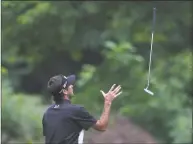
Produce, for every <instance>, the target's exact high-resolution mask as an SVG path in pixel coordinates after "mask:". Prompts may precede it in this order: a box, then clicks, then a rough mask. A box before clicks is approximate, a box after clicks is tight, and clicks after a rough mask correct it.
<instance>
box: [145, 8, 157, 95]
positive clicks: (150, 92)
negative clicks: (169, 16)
mask: <svg viewBox="0 0 193 144" xmlns="http://www.w3.org/2000/svg"><path fill="white" fill-rule="evenodd" d="M155 20H156V8H153V26H152V33H151V50H150V55H149V72H148V77H147V87H146V88H145V89H144V90H145V92H147V93H149V94H150V95H154V93H153V92H152V91H150V90H148V88H149V81H150V71H151V56H152V47H153V36H154V27H155Z"/></svg>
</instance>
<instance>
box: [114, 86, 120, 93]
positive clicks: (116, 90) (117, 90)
mask: <svg viewBox="0 0 193 144" xmlns="http://www.w3.org/2000/svg"><path fill="white" fill-rule="evenodd" d="M120 89H121V86H120V85H119V86H118V87H116V88H115V89H114V90H113V92H114V93H115V94H116V93H117V92H119V90H120Z"/></svg>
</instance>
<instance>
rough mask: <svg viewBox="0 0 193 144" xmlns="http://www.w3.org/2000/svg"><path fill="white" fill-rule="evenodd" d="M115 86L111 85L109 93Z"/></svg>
mask: <svg viewBox="0 0 193 144" xmlns="http://www.w3.org/2000/svg"><path fill="white" fill-rule="evenodd" d="M115 85H116V84H113V85H112V87H111V89H110V90H109V92H110V91H112V90H113V89H114V87H115Z"/></svg>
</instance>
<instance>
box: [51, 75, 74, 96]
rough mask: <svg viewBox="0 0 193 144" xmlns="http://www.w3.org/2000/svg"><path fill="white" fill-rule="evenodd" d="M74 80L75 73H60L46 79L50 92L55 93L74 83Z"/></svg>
mask: <svg viewBox="0 0 193 144" xmlns="http://www.w3.org/2000/svg"><path fill="white" fill-rule="evenodd" d="M75 81H76V76H75V75H69V76H67V77H66V76H64V75H62V74H60V75H56V76H53V77H51V78H50V80H49V81H48V85H47V89H48V91H49V92H50V93H52V94H57V93H60V92H61V91H62V89H65V88H67V87H68V86H69V85H74V83H75Z"/></svg>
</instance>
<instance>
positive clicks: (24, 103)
mask: <svg viewBox="0 0 193 144" xmlns="http://www.w3.org/2000/svg"><path fill="white" fill-rule="evenodd" d="M191 4H192V3H191V1H178V2H177V1H176V2H175V1H164V2H132V1H130V2H129V1H128V2H126V1H125V2H121V1H117V2H116V1H111V2H107V1H93V2H91V1H87V2H81V1H79V2H78V1H76V2H75V1H58V2H55V1H49V2H39V1H25V2H24V1H23V2H12V1H3V2H2V58H1V59H2V65H1V72H2V125H1V127H2V140H3V143H5V144H6V143H11V142H24V143H34V142H42V141H43V137H42V126H41V118H42V114H43V112H44V111H45V110H46V107H47V106H48V105H49V104H50V103H51V100H50V95H49V94H48V93H47V91H46V84H47V81H48V79H49V78H50V77H51V76H53V75H56V74H59V73H63V74H65V75H69V74H76V75H77V77H78V80H77V84H76V86H75V91H76V97H75V98H74V99H73V102H74V103H79V104H82V105H84V106H85V107H86V108H87V109H88V110H89V111H90V112H91V113H92V114H93V115H95V116H96V117H97V118H99V117H100V114H101V112H102V109H103V97H102V96H101V94H100V91H99V90H100V89H104V90H105V91H107V90H108V89H109V87H110V86H111V85H112V84H113V83H117V84H121V85H122V87H123V94H122V95H121V96H120V97H119V98H117V100H116V101H115V102H114V103H113V106H112V115H111V120H113V119H114V118H115V117H116V116H118V117H124V118H126V119H130V120H131V121H133V122H134V123H135V124H134V125H137V126H139V127H140V128H142V129H143V130H145V131H146V132H148V133H149V134H150V135H151V136H152V137H153V138H154V139H155V141H156V142H168V143H190V142H191V141H192V139H191V138H192V94H193V91H192V84H193V83H192V82H193V81H192V60H193V59H192V45H191V39H190V29H191V28H192V14H191ZM153 7H156V8H157V19H156V30H155V36H154V45H153V56H152V60H153V62H152V69H151V85H150V89H151V90H152V91H153V92H154V93H155V96H150V95H148V94H147V93H145V92H144V90H143V89H144V88H145V86H146V83H147V74H148V62H149V50H150V39H151V26H152V9H153ZM112 123H113V122H112ZM127 123H129V121H128V122H127ZM114 125H116V122H114ZM119 127H124V124H123V123H121V122H120V125H119ZM109 128H110V129H111V132H116V129H115V128H114V129H113V124H112V125H110V126H109ZM131 131H134V130H131V129H127V130H125V131H124V133H128V135H130V133H131ZM90 133H92V130H90V131H88V132H87V134H86V135H89V134H90ZM105 133H107V132H104V133H102V135H105ZM140 136H141V135H140V134H136V135H135V136H134V137H135V139H136V140H137V139H138V138H139V137H140ZM94 137H95V136H94V135H93V136H90V139H94ZM106 137H107V139H108V142H114V141H112V136H106ZM117 139H121V137H120V136H117ZM144 139H145V138H144ZM101 140H102V142H106V141H105V140H103V139H102V138H101ZM95 142H97V141H95ZM124 142H126V143H127V142H130V141H129V139H127V140H125V141H124Z"/></svg>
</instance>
